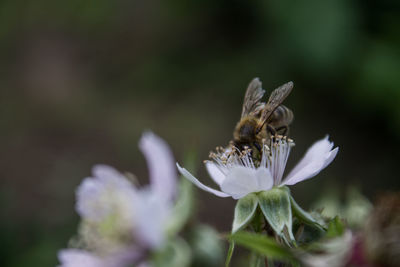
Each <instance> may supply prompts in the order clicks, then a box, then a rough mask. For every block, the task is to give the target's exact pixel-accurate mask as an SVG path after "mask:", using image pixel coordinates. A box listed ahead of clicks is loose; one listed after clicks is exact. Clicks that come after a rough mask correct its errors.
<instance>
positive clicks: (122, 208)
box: [59, 133, 177, 267]
mask: <svg viewBox="0 0 400 267" xmlns="http://www.w3.org/2000/svg"><path fill="white" fill-rule="evenodd" d="M139 147H140V149H141V151H142V152H143V154H144V156H145V157H146V160H147V164H148V167H149V173H150V175H149V178H150V184H149V185H148V186H145V187H144V188H141V189H138V188H136V187H135V186H134V185H133V184H132V183H131V182H130V181H129V180H128V179H127V178H126V176H124V175H123V174H121V173H120V172H118V171H117V170H115V169H114V168H112V167H110V166H106V165H96V166H94V167H93V170H92V174H93V176H92V177H88V178H85V179H84V180H83V181H82V183H81V185H80V186H79V187H78V189H77V192H76V198H77V203H76V210H77V212H78V214H79V215H80V216H81V218H82V223H81V227H80V233H79V238H80V239H81V241H82V242H83V244H84V246H85V248H87V249H89V250H90V251H91V252H90V253H89V252H87V251H86V250H80V249H67V250H62V251H60V253H59V259H60V262H61V263H62V266H63V267H69V266H98V267H102V266H125V265H126V264H130V263H132V261H134V259H137V258H138V257H140V254H141V253H142V252H143V251H145V250H147V249H157V248H159V247H160V246H162V245H163V243H164V238H165V235H166V233H165V230H166V224H167V220H168V216H169V215H170V212H171V211H172V207H173V200H174V196H175V190H176V186H177V180H176V170H175V166H174V159H173V155H172V152H171V151H170V149H169V147H168V145H167V144H166V143H165V142H164V141H163V140H162V139H161V138H159V137H157V136H156V135H154V134H153V133H145V134H144V135H143V136H142V138H141V140H140V143H139Z"/></svg>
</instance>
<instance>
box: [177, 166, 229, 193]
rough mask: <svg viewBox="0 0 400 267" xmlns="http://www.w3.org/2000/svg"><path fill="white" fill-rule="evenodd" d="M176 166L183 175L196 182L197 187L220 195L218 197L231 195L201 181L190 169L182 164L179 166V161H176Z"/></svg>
mask: <svg viewBox="0 0 400 267" xmlns="http://www.w3.org/2000/svg"><path fill="white" fill-rule="evenodd" d="M176 166H177V167H178V170H179V172H180V173H181V174H182V175H183V176H185V177H186V178H187V179H188V180H189V181H191V182H192V183H194V184H195V185H196V186H197V187H199V188H200V189H203V190H204V191H207V192H209V193H212V194H214V195H216V196H218V197H230V195H228V194H226V193H224V192H221V191H218V190H215V189H213V188H211V187H208V186H206V185H204V184H202V183H201V182H200V181H199V180H197V178H196V177H194V176H193V175H192V174H191V173H190V172H188V171H187V170H186V169H184V168H181V166H179V164H178V163H176Z"/></svg>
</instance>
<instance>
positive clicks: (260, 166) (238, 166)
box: [177, 137, 338, 199]
mask: <svg viewBox="0 0 400 267" xmlns="http://www.w3.org/2000/svg"><path fill="white" fill-rule="evenodd" d="M293 145H294V143H293V141H292V140H290V139H286V137H276V138H273V140H272V143H271V146H270V147H268V146H266V145H263V148H262V151H261V161H260V162H254V160H253V159H252V155H251V151H250V150H246V151H237V148H235V147H234V146H231V147H230V148H228V149H226V150H223V149H218V151H217V153H216V154H215V153H211V158H213V159H214V162H210V161H207V162H206V168H207V171H208V173H209V175H210V176H211V178H212V179H213V180H214V181H215V183H217V184H218V185H219V187H220V188H221V191H219V190H215V189H213V188H210V187H208V186H206V185H204V184H202V183H201V182H200V181H199V180H198V179H197V178H195V177H194V176H193V175H192V174H191V173H189V172H188V171H187V170H186V169H184V168H181V167H180V166H179V164H177V167H178V170H179V172H180V173H181V174H182V175H183V176H185V177H186V178H187V179H189V180H190V181H192V182H193V183H194V184H195V185H197V186H198V187H199V188H201V189H203V190H205V191H208V192H210V193H213V194H215V195H217V196H219V197H232V198H234V199H240V198H242V197H244V196H246V195H248V194H250V193H253V192H260V191H267V190H269V189H271V188H272V187H273V186H283V185H293V184H296V183H298V182H301V181H304V180H306V179H309V178H312V177H314V176H315V175H317V174H318V173H319V172H320V171H321V170H322V169H324V168H325V167H326V166H328V165H329V164H330V163H331V162H332V160H333V159H334V158H335V156H336V154H337V152H338V148H337V147H336V148H335V149H333V150H332V148H333V143H332V142H329V140H328V137H325V138H324V139H322V140H319V141H317V142H316V143H315V144H313V145H312V146H311V147H310V148H309V149H308V151H307V152H306V154H305V155H304V157H303V158H302V160H300V162H299V163H298V164H297V165H296V166H295V167H294V169H293V170H292V171H291V172H290V173H289V174H288V175H287V176H286V178H285V179H282V178H283V173H284V171H285V167H286V163H287V160H288V157H289V154H290V150H291V147H292V146H293Z"/></svg>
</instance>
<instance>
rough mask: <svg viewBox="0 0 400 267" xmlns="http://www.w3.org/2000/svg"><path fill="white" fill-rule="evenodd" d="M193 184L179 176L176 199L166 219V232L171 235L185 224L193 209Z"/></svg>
mask: <svg viewBox="0 0 400 267" xmlns="http://www.w3.org/2000/svg"><path fill="white" fill-rule="evenodd" d="M193 202H194V200H193V184H192V183H191V182H189V181H188V180H187V179H184V178H181V179H180V182H179V190H178V199H177V201H176V204H175V207H174V209H173V211H172V216H171V217H170V218H171V219H170V220H169V221H168V225H167V232H168V233H169V234H170V235H171V236H173V235H175V234H177V233H178V232H179V231H180V230H181V229H182V228H183V227H184V225H185V224H186V222H187V221H188V219H189V218H190V215H191V214H192V211H193Z"/></svg>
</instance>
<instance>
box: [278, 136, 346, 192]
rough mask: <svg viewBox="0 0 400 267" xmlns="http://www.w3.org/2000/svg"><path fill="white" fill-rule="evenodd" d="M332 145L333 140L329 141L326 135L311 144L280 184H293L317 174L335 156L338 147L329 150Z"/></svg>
mask: <svg viewBox="0 0 400 267" xmlns="http://www.w3.org/2000/svg"><path fill="white" fill-rule="evenodd" d="M332 147H333V142H329V140H328V136H326V137H325V138H324V139H322V140H319V141H317V142H316V143H315V144H313V145H312V146H311V147H310V148H309V149H308V151H307V152H306V154H305V155H304V157H303V158H302V159H301V160H300V162H299V163H298V164H297V165H296V166H295V167H294V169H293V170H292V171H291V172H290V173H289V174H288V175H287V177H286V179H285V180H284V181H283V183H282V185H294V184H296V183H298V182H301V181H304V180H306V179H309V178H312V177H314V176H315V175H317V174H318V173H319V172H320V171H321V170H323V169H324V168H325V167H326V166H328V165H329V164H330V163H331V162H332V160H333V159H334V158H335V157H336V154H337V152H338V150H339V148H338V147H336V148H335V149H333V150H331V149H332Z"/></svg>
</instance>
